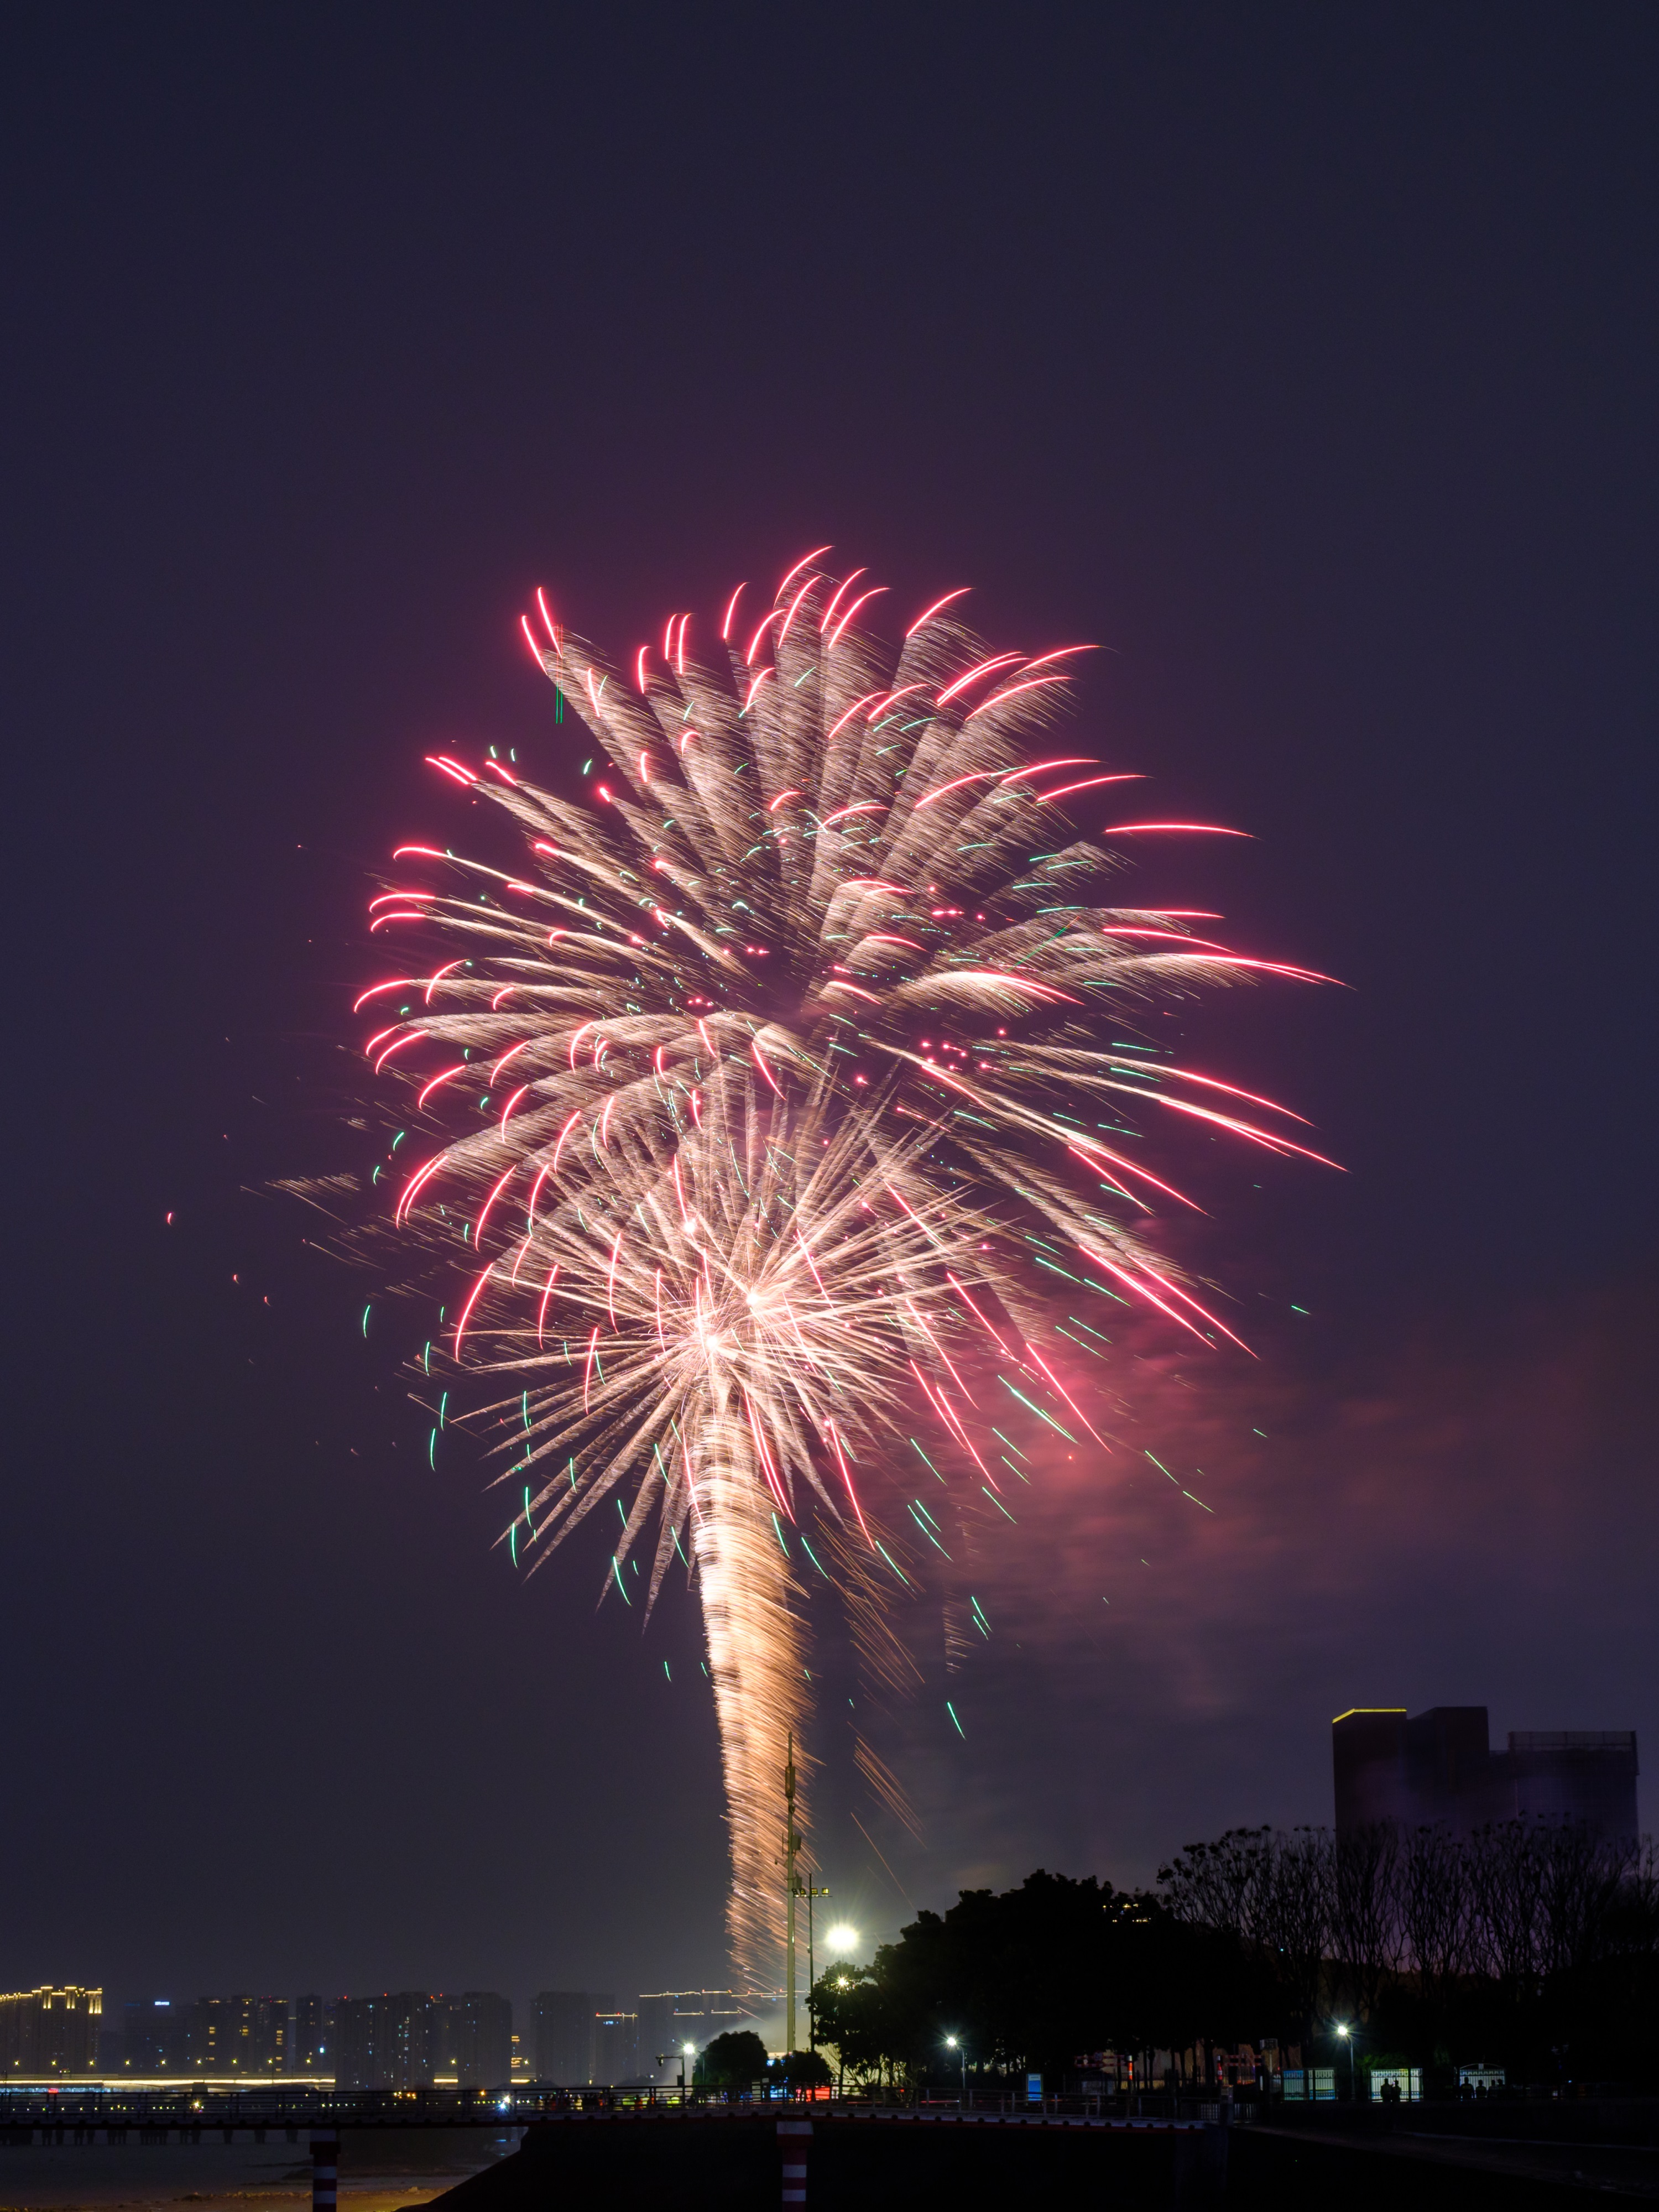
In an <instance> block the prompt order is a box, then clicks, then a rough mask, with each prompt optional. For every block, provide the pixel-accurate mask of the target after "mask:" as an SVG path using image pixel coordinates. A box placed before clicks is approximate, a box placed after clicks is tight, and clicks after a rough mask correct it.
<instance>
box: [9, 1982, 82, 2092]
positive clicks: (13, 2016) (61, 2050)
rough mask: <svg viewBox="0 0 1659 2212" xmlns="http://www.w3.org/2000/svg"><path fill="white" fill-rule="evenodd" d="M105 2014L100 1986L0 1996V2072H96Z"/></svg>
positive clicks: (30, 2076)
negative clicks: (100, 2031)
mask: <svg viewBox="0 0 1659 2212" xmlns="http://www.w3.org/2000/svg"><path fill="white" fill-rule="evenodd" d="M103 2014H104V1992H103V1991H102V1990H83V1989H80V1988H78V1987H76V1985H74V1984H70V1986H68V1987H67V1988H64V1989H61V1990H57V1989H41V1990H14V1991H12V1992H10V1993H9V1995H6V1996H0V2078H9V2079H11V2080H14V2081H40V2080H43V2079H46V2077H48V2076H52V2075H61V2074H92V2073H94V2072H95V2071H96V2069H97V2065H98V2031H99V2029H100V2027H102V2025H103Z"/></svg>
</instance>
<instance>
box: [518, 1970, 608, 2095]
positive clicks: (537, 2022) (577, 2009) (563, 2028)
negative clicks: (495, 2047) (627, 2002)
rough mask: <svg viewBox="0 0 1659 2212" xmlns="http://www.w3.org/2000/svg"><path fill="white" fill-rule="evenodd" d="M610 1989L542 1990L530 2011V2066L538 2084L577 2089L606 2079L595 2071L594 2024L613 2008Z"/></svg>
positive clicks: (595, 2027)
mask: <svg viewBox="0 0 1659 2212" xmlns="http://www.w3.org/2000/svg"><path fill="white" fill-rule="evenodd" d="M616 2003H617V2000H616V1997H615V1996H614V1995H613V1994H612V1992H611V1991H610V1990H542V1991H541V1993H540V1994H539V1996H538V1997H537V1999H536V2001H535V2004H534V2006H533V2008H532V2011H533V2015H534V2018H533V2021H532V2038H533V2039H532V2063H533V2065H534V2067H535V2069H536V2079H537V2080H538V2081H552V2082H556V2083H557V2084H558V2086H559V2087H561V2088H564V2089H580V2088H586V2087H589V2086H590V2085H591V2084H592V2083H593V2082H595V2081H601V2080H604V2079H605V2078H606V2077H605V2076H603V2075H600V2074H599V2073H598V2072H597V2071H596V2070H595V2067H596V2055H595V2054H596V2041H597V2033H598V2031H597V2021H598V2018H599V2015H600V2014H601V2013H605V2014H610V2013H611V2012H614V2011H615V2009H616Z"/></svg>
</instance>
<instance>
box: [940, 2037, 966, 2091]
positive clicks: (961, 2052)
mask: <svg viewBox="0 0 1659 2212" xmlns="http://www.w3.org/2000/svg"><path fill="white" fill-rule="evenodd" d="M945 2049H946V2050H947V2051H955V2052H956V2054H957V2057H958V2058H959V2059H960V2060H961V2061H962V2101H963V2104H964V2105H965V2104H966V2103H967V2101H968V2053H967V2051H966V2050H965V2049H964V2048H963V2045H962V2042H961V2039H959V2038H958V2037H957V2036H954V2035H947V2036H946V2037H945Z"/></svg>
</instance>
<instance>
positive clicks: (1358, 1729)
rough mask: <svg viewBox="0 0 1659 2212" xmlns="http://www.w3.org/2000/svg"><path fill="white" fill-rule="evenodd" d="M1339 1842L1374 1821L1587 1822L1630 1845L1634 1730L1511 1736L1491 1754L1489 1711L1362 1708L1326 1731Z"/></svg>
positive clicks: (1634, 1827) (1451, 1824)
mask: <svg viewBox="0 0 1659 2212" xmlns="http://www.w3.org/2000/svg"><path fill="white" fill-rule="evenodd" d="M1331 1762H1332V1771H1333V1778H1334V1784H1335V1792H1336V1832H1337V1833H1338V1835H1339V1836H1340V1835H1346V1834H1352V1832H1354V1831H1355V1830H1356V1829H1358V1828H1363V1827H1367V1826H1371V1825H1372V1824H1374V1823H1376V1822H1380V1821H1392V1822H1394V1823H1395V1824H1397V1825H1398V1826H1401V1827H1408V1828H1419V1827H1447V1828H1449V1829H1450V1830H1451V1831H1452V1832H1453V1833H1454V1834H1455V1835H1460V1836H1467V1835H1470V1834H1473V1832H1474V1831H1475V1830H1476V1829H1477V1828H1484V1827H1487V1826H1492V1825H1494V1824H1496V1823H1497V1822H1498V1821H1502V1820H1552V1821H1570V1820H1578V1821H1583V1822H1584V1823H1585V1824H1586V1826H1590V1827H1594V1828H1596V1829H1599V1830H1600V1831H1601V1833H1602V1834H1604V1835H1607V1836H1611V1837H1613V1838H1618V1839H1619V1840H1620V1841H1621V1842H1627V1843H1634V1842H1635V1840H1636V1838H1637V1835H1638V1822H1637V1812H1636V1778H1637V1773H1638V1766H1637V1759H1636V1735H1635V1731H1634V1730H1633V1729H1614V1730H1595V1729H1556V1730H1552V1731H1540V1730H1526V1729H1522V1730H1515V1729H1511V1731H1510V1738H1509V1746H1508V1748H1507V1750H1504V1751H1493V1750H1492V1743H1491V1734H1490V1729H1489V1727H1488V1723H1487V1717H1486V1707H1485V1705H1431V1707H1430V1709H1429V1710H1428V1711H1427V1712H1424V1713H1418V1714H1415V1715H1413V1716H1412V1717H1407V1712H1406V1710H1405V1708H1404V1706H1403V1705H1400V1706H1370V1707H1367V1706H1362V1707H1357V1708H1355V1710H1354V1711H1352V1712H1346V1713H1341V1714H1339V1716H1338V1717H1337V1718H1336V1719H1335V1720H1334V1721H1333V1722H1332V1723H1331Z"/></svg>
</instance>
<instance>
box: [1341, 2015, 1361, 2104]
mask: <svg viewBox="0 0 1659 2212" xmlns="http://www.w3.org/2000/svg"><path fill="white" fill-rule="evenodd" d="M1336 2032H1337V2033H1338V2034H1339V2035H1340V2037H1341V2039H1342V2040H1343V2042H1344V2043H1346V2045H1347V2046H1348V2102H1349V2103H1350V2104H1351V2105H1352V2104H1357V2103H1358V2093H1356V2091H1355V2088H1354V2078H1353V2030H1352V2027H1349V2025H1348V2023H1347V2021H1346V2020H1340V2021H1338V2022H1337V2023H1336Z"/></svg>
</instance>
